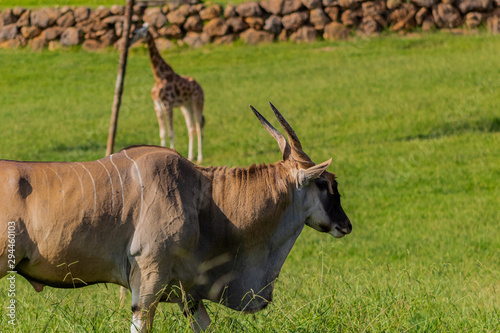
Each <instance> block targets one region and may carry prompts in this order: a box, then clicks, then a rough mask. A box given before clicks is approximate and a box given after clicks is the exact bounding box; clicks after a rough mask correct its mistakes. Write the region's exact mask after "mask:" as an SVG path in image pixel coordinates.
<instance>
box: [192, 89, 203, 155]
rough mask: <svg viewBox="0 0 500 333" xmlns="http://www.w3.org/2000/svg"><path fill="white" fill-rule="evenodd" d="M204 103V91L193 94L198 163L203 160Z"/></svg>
mask: <svg viewBox="0 0 500 333" xmlns="http://www.w3.org/2000/svg"><path fill="white" fill-rule="evenodd" d="M200 89H201V88H200ZM203 104H204V99H203V92H202V91H201V92H200V93H198V94H196V95H195V96H193V113H194V118H195V120H196V134H197V136H198V159H197V162H198V163H201V161H202V160H203V153H202V144H201V143H202V141H203V127H204V123H205V118H204V117H203Z"/></svg>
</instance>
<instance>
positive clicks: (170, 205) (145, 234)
mask: <svg viewBox="0 0 500 333" xmlns="http://www.w3.org/2000/svg"><path fill="white" fill-rule="evenodd" d="M273 109H274V107H273ZM274 111H275V114H276V116H277V117H278V120H279V121H280V123H281V124H282V126H283V127H284V129H285V131H286V133H287V136H288V139H289V141H290V144H289V143H288V142H287V141H286V139H285V138H284V137H283V135H281V133H280V132H278V131H277V130H276V129H274V128H273V127H272V126H271V125H270V124H269V123H268V122H267V121H266V120H265V119H264V118H263V117H262V116H261V115H260V114H259V113H258V112H257V111H256V110H254V112H255V114H256V115H257V117H258V118H259V120H260V121H261V123H262V124H263V125H264V127H265V128H266V129H267V130H268V131H269V132H270V133H271V134H272V135H273V137H275V139H276V140H277V141H278V143H279V146H280V149H281V151H282V155H283V161H279V162H276V163H274V164H267V165H264V164H263V165H258V166H255V165H252V166H250V167H249V168H227V167H201V166H197V165H194V164H192V163H191V162H189V161H188V160H187V159H185V158H183V157H182V156H180V155H179V154H178V153H177V152H175V151H174V150H171V149H169V148H163V147H154V146H138V147H131V148H128V149H124V150H122V151H121V152H118V153H116V154H113V155H111V156H108V157H106V158H103V159H101V160H98V161H92V162H82V163H77V162H71V163H59V162H16V161H5V160H4V161H0V197H1V198H2V200H0V245H1V247H0V277H4V276H5V275H7V272H8V271H10V270H16V271H17V272H18V274H20V275H22V276H23V277H25V278H26V279H27V280H28V281H29V282H30V283H31V284H32V285H33V287H34V288H35V290H37V291H42V289H43V287H44V286H45V285H47V286H51V287H58V288H74V287H83V286H86V285H89V284H94V283H101V282H106V283H115V284H118V285H121V286H124V287H126V288H128V289H130V290H131V291H132V311H133V323H132V327H131V330H132V332H137V331H139V332H149V331H150V330H151V326H152V322H153V317H154V312H155V309H156V306H157V304H158V302H159V301H168V302H174V303H179V304H180V306H181V309H183V311H184V313H185V315H187V316H190V318H191V323H192V327H193V329H194V330H195V331H198V330H204V329H206V328H207V327H208V325H209V324H210V318H209V317H208V314H207V312H206V310H205V308H204V306H203V303H202V300H203V299H207V300H211V301H214V302H221V303H222V304H224V305H226V306H227V307H229V308H231V309H234V310H239V311H247V312H253V311H258V310H261V309H263V308H264V307H265V306H266V305H267V304H268V303H269V302H270V301H271V299H272V292H273V285H274V282H275V280H276V278H277V277H278V274H279V272H280V269H281V267H282V265H283V263H284V261H285V259H286V257H287V255H288V253H289V252H290V250H291V248H292V246H293V244H294V242H295V240H296V239H297V237H298V236H299V234H300V232H301V231H302V229H303V227H304V225H308V226H310V227H312V228H314V229H316V230H318V231H321V232H326V233H329V234H331V235H333V236H334V237H343V236H344V235H346V234H348V233H350V232H351V228H352V226H351V223H350V222H349V219H348V218H347V216H346V215H345V213H344V211H343V210H342V207H341V205H340V196H339V193H338V191H337V183H336V181H335V176H334V175H333V174H332V173H329V172H328V171H326V168H327V167H328V165H329V164H330V161H331V160H329V161H327V162H324V163H321V164H319V165H315V164H314V163H313V162H312V161H311V160H310V159H309V157H308V156H307V155H306V154H305V153H304V152H303V151H302V148H301V146H300V142H299V141H298V139H297V136H296V135H295V133H294V132H293V130H292V129H291V127H290V126H289V125H288V123H286V121H285V120H284V119H283V118H282V116H281V115H280V114H279V112H278V111H277V110H275V109H274ZM11 225H13V226H15V227H14V229H15V263H14V266H15V267H14V269H12V267H9V265H8V263H9V261H8V260H7V259H8V253H9V251H8V246H7V244H8V238H7V234H8V230H10V229H12V228H11ZM9 228H10V229H9Z"/></svg>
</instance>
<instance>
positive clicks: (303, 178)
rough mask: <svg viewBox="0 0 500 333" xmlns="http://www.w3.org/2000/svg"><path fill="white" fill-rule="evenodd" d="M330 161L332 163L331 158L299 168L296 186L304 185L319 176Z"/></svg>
mask: <svg viewBox="0 0 500 333" xmlns="http://www.w3.org/2000/svg"><path fill="white" fill-rule="evenodd" d="M330 163H332V159H331V158H330V159H329V160H328V161H325V162H323V163H321V164H318V165H315V166H312V167H310V168H308V169H299V171H297V176H296V177H297V179H296V182H297V187H298V188H301V187H303V186H306V185H307V184H309V182H310V181H311V180H313V179H316V178H318V177H319V176H321V174H323V172H325V171H326V168H328V166H329V165H330Z"/></svg>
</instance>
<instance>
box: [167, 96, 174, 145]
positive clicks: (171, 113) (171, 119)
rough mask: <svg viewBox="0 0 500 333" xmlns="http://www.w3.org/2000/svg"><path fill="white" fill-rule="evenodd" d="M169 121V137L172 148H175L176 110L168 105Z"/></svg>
mask: <svg viewBox="0 0 500 333" xmlns="http://www.w3.org/2000/svg"><path fill="white" fill-rule="evenodd" d="M166 111H167V121H168V135H169V137H170V148H172V149H174V148H175V135H174V108H173V107H172V106H171V105H168V104H167V105H166Z"/></svg>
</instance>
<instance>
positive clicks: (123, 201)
mask: <svg viewBox="0 0 500 333" xmlns="http://www.w3.org/2000/svg"><path fill="white" fill-rule="evenodd" d="M109 161H110V162H111V164H113V166H114V167H115V169H116V172H117V173H118V179H120V185H121V186H122V221H123V211H124V210H125V194H124V192H123V181H122V176H121V175H120V171H119V170H118V168H117V167H116V164H115V163H114V162H113V155H109Z"/></svg>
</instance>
